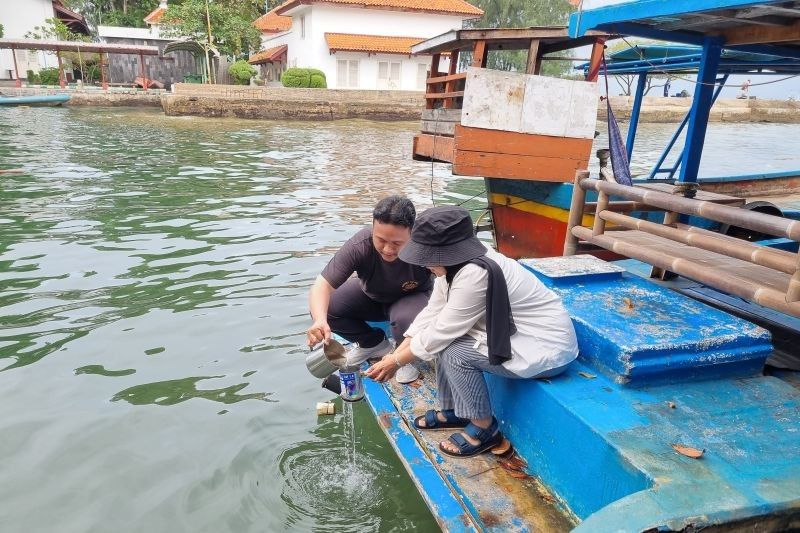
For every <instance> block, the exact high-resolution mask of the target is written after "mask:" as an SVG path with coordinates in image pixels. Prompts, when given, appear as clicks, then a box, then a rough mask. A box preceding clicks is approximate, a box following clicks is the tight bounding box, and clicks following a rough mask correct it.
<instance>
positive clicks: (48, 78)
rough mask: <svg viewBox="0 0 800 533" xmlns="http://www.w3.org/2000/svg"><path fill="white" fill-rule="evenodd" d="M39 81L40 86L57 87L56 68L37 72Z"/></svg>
mask: <svg viewBox="0 0 800 533" xmlns="http://www.w3.org/2000/svg"><path fill="white" fill-rule="evenodd" d="M39 81H40V82H41V84H42V85H58V68H56V67H49V68H43V69H41V70H40V71H39Z"/></svg>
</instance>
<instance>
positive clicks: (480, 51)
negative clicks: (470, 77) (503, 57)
mask: <svg viewBox="0 0 800 533" xmlns="http://www.w3.org/2000/svg"><path fill="white" fill-rule="evenodd" d="M488 55H489V49H488V48H487V47H486V41H475V48H473V49H472V66H473V67H480V68H485V67H486V58H487V56H488Z"/></svg>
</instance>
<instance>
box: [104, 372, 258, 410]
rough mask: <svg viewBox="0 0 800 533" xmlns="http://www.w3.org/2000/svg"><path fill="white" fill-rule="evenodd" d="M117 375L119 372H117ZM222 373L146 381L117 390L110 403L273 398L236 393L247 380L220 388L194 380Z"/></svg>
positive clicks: (168, 402) (227, 400) (225, 400)
mask: <svg viewBox="0 0 800 533" xmlns="http://www.w3.org/2000/svg"><path fill="white" fill-rule="evenodd" d="M104 375H108V374H104ZM117 375H119V374H117ZM222 377H225V376H204V377H198V378H183V379H173V380H170V381H160V382H156V383H145V384H142V385H136V386H134V387H130V388H128V389H125V390H123V391H120V392H118V393H117V394H115V395H114V397H113V398H111V401H112V402H116V401H117V400H125V401H126V402H128V403H131V404H133V405H143V404H156V405H175V404H176V403H181V402H185V401H186V400H191V399H192V398H205V399H206V400H212V401H214V402H222V403H236V402H241V401H243V400H264V401H265V402H269V401H274V400H270V399H269V397H270V396H271V395H272V393H267V392H254V393H251V394H236V393H237V392H239V391H240V390H242V389H244V388H245V387H247V386H248V385H250V384H249V383H239V384H237V385H231V386H229V387H224V388H221V389H198V388H197V382H198V381H203V380H206V379H219V378H222Z"/></svg>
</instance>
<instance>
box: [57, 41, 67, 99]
mask: <svg viewBox="0 0 800 533" xmlns="http://www.w3.org/2000/svg"><path fill="white" fill-rule="evenodd" d="M56 59H58V86H59V87H61V88H62V89H63V88H64V87H66V83H64V65H62V63H61V52H59V51H58V50H56Z"/></svg>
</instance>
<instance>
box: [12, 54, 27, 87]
mask: <svg viewBox="0 0 800 533" xmlns="http://www.w3.org/2000/svg"><path fill="white" fill-rule="evenodd" d="M11 57H13V58H14V76H15V77H16V78H17V81H16V83H15V85H16V86H17V89H19V88H21V87H22V80H21V79H20V77H19V67H18V66H17V49H16V48H14V47H13V46H12V47H11ZM30 82H31V80H28V83H30Z"/></svg>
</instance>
